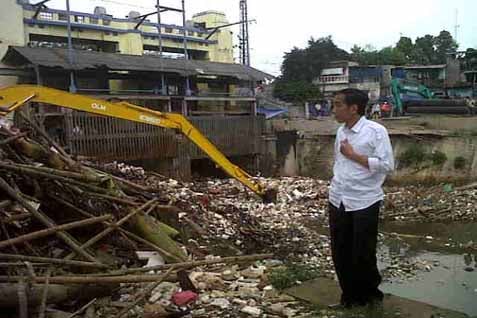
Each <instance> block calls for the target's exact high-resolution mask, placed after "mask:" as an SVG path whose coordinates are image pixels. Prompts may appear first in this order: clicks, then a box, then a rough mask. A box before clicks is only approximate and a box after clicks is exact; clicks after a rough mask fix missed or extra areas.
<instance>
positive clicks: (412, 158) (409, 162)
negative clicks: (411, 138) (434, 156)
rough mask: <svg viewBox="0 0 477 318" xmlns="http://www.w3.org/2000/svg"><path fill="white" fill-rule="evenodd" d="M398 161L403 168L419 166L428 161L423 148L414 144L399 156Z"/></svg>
mask: <svg viewBox="0 0 477 318" xmlns="http://www.w3.org/2000/svg"><path fill="white" fill-rule="evenodd" d="M398 160H399V163H400V164H401V165H402V166H403V167H411V166H418V165H419V164H420V163H422V162H424V161H425V160H426V152H425V151H424V149H423V148H422V147H421V146H419V145H417V144H412V145H411V146H409V148H407V149H406V150H405V151H404V152H403V153H401V154H400V155H399V157H398Z"/></svg>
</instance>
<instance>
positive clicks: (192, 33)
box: [187, 31, 195, 36]
mask: <svg viewBox="0 0 477 318" xmlns="http://www.w3.org/2000/svg"><path fill="white" fill-rule="evenodd" d="M187 34H188V35H189V36H195V32H194V31H187Z"/></svg>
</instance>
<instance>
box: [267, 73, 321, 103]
mask: <svg viewBox="0 0 477 318" xmlns="http://www.w3.org/2000/svg"><path fill="white" fill-rule="evenodd" d="M273 96H274V97H275V98H278V99H281V100H283V101H285V102H290V103H293V102H299V103H304V102H307V101H317V100H318V99H320V97H321V93H320V89H319V88H318V87H317V86H316V85H313V84H312V83H310V82H306V81H284V80H283V79H282V78H279V79H278V80H276V81H275V86H274V87H273Z"/></svg>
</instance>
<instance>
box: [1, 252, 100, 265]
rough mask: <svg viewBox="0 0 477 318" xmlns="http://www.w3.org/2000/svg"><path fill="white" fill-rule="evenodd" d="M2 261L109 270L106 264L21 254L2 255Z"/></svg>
mask: <svg viewBox="0 0 477 318" xmlns="http://www.w3.org/2000/svg"><path fill="white" fill-rule="evenodd" d="M0 259H2V260H14V261H30V262H39V263H49V264H59V265H65V266H78V267H93V268H108V266H106V265H104V264H98V263H90V262H83V261H72V260H64V259H58V258H49V257H39V256H28V255H19V254H5V253H0Z"/></svg>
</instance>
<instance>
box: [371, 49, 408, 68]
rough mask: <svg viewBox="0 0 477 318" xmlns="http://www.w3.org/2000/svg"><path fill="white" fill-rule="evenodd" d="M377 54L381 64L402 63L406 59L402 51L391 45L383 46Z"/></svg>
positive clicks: (404, 62)
mask: <svg viewBox="0 0 477 318" xmlns="http://www.w3.org/2000/svg"><path fill="white" fill-rule="evenodd" d="M378 56H379V61H380V63H379V64H381V65H404V64H406V63H407V61H408V60H407V58H406V55H405V54H404V53H403V52H401V51H400V50H398V49H397V48H393V47H392V46H389V47H385V48H383V49H382V50H381V51H379V53H378Z"/></svg>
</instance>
